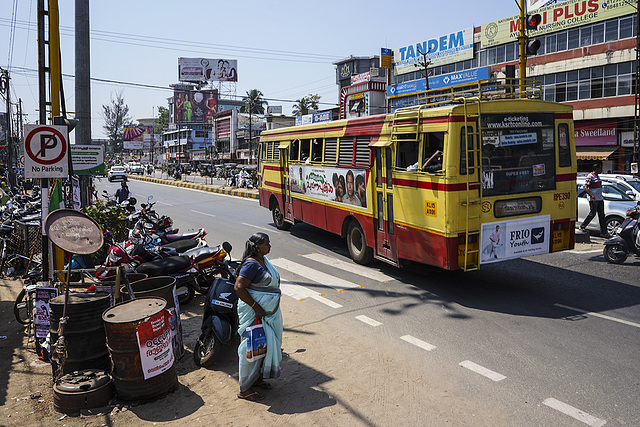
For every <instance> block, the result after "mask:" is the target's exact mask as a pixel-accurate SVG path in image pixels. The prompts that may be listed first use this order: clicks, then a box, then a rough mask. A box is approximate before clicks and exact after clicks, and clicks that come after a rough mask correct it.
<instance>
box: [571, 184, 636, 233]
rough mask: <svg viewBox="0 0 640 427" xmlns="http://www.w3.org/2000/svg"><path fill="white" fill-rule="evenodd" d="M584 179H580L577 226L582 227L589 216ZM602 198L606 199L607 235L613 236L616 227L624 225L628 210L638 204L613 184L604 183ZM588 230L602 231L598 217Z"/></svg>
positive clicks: (592, 221) (593, 220) (588, 226)
mask: <svg viewBox="0 0 640 427" xmlns="http://www.w3.org/2000/svg"><path fill="white" fill-rule="evenodd" d="M583 187H584V179H580V178H578V221H577V223H576V226H578V227H579V226H580V224H582V222H583V221H584V219H585V218H586V217H587V215H589V200H588V198H587V192H586V191H584V188H583ZM602 196H603V198H604V217H605V221H606V223H607V233H609V234H613V231H614V230H615V228H616V227H618V226H619V225H620V224H622V221H624V218H625V217H626V216H627V210H628V209H630V208H632V207H634V206H635V205H636V204H637V202H636V201H635V200H633V199H632V198H631V197H629V196H628V195H626V194H625V193H623V192H622V191H620V190H619V189H618V188H616V187H615V186H614V185H613V184H611V183H610V182H607V181H604V180H603V181H602ZM587 230H594V231H600V222H599V221H598V215H597V214H596V216H595V217H594V218H593V219H592V220H591V222H590V223H589V225H587Z"/></svg>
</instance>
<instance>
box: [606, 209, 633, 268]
mask: <svg viewBox="0 0 640 427" xmlns="http://www.w3.org/2000/svg"><path fill="white" fill-rule="evenodd" d="M638 218H640V206H635V207H633V208H631V209H629V210H628V211H627V217H626V218H625V219H624V221H623V222H622V224H621V225H620V227H618V229H617V233H616V235H615V236H613V237H612V238H610V239H607V240H605V242H604V250H603V254H604V259H606V260H607V262H610V263H612V264H622V263H623V262H624V261H625V260H626V259H627V257H628V256H629V253H632V254H634V255H636V256H640V236H639V235H638V234H639V233H640V227H639V226H640V224H639V223H638Z"/></svg>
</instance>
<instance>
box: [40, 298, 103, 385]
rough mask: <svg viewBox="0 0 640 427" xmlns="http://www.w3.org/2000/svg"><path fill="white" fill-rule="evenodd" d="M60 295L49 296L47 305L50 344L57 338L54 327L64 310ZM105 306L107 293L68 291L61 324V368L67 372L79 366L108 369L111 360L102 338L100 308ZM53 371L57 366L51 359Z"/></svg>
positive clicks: (57, 324)
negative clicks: (63, 344) (63, 346)
mask: <svg viewBox="0 0 640 427" xmlns="http://www.w3.org/2000/svg"><path fill="white" fill-rule="evenodd" d="M64 297H65V296H64V295H59V296H57V297H55V298H52V299H51V300H49V307H50V308H51V315H50V326H49V331H50V332H51V344H52V347H53V344H55V342H56V341H57V340H58V327H59V325H60V319H61V318H62V314H63V311H64ZM107 308H109V294H108V293H105V292H96V293H73V294H70V295H69V304H68V305H67V317H68V318H69V320H68V321H67V324H66V326H65V327H64V336H65V341H66V349H67V358H66V361H65V363H64V369H63V372H64V373H65V374H68V373H70V372H73V371H80V370H83V369H99V370H103V371H106V372H109V371H110V370H111V360H110V359H109V352H108V351H107V345H106V341H105V332H104V323H103V321H102V315H101V314H102V312H103V311H104V310H106V309H107ZM52 368H53V372H54V375H55V373H56V370H57V368H58V366H57V363H56V362H55V361H52Z"/></svg>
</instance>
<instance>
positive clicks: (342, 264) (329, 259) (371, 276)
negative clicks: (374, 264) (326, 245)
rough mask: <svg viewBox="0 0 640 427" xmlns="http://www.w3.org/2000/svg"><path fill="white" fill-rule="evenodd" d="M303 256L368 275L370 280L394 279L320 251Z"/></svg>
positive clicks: (384, 280)
mask: <svg viewBox="0 0 640 427" xmlns="http://www.w3.org/2000/svg"><path fill="white" fill-rule="evenodd" d="M302 256H303V257H304V258H307V259H311V260H313V261H318V262H321V263H323V264H326V265H329V266H331V267H336V268H339V269H341V270H345V271H349V272H351V273H355V274H357V275H359V276H364V277H368V278H369V279H372V280H377V281H379V282H388V281H390V280H394V278H393V277H391V276H387V275H386V274H384V273H382V272H380V271H376V270H374V269H373V268H370V267H364V266H361V265H358V264H354V263H353V262H349V261H343V260H341V259H337V258H332V257H330V256H327V255H323V254H320V253H316V252H314V253H311V254H307V255H302Z"/></svg>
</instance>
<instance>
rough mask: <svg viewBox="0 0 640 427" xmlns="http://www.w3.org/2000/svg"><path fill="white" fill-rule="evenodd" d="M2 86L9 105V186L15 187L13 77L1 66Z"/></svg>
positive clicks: (7, 105) (0, 79)
mask: <svg viewBox="0 0 640 427" xmlns="http://www.w3.org/2000/svg"><path fill="white" fill-rule="evenodd" d="M0 72H2V74H1V75H0V87H2V88H4V90H5V92H6V98H5V100H6V107H7V173H8V176H9V188H13V187H14V186H15V185H16V170H15V168H14V164H13V150H14V147H13V142H14V141H13V130H12V128H11V87H10V86H9V83H10V81H11V78H10V77H9V70H5V69H2V68H0Z"/></svg>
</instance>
